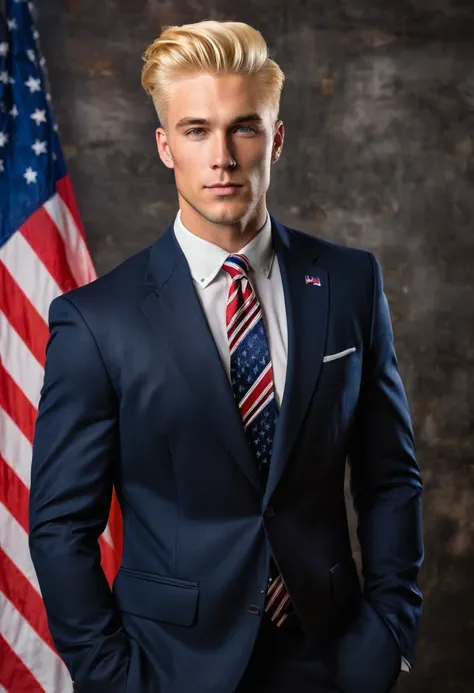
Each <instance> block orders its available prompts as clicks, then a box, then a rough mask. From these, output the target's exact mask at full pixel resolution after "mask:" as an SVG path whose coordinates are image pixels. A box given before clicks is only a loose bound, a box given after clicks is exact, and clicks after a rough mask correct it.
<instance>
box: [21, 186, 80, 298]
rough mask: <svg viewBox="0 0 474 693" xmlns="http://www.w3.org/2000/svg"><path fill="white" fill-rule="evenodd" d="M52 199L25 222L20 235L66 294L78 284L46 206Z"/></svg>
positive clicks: (62, 242)
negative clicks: (39, 231) (39, 230)
mask: <svg viewBox="0 0 474 693" xmlns="http://www.w3.org/2000/svg"><path fill="white" fill-rule="evenodd" d="M52 199H53V198H51V199H50V200H48V201H47V202H46V203H45V205H44V206H43V207H40V208H39V209H38V210H36V212H35V213H34V214H32V216H31V217H30V218H29V219H28V220H27V221H25V223H24V224H23V225H22V227H21V229H20V233H21V235H22V236H23V237H24V238H25V239H26V240H27V241H28V243H29V244H30V246H31V248H32V249H33V251H34V252H35V254H36V255H37V257H38V258H39V260H40V261H41V262H42V263H43V265H44V266H45V267H46V269H47V271H48V272H49V274H50V275H51V277H52V278H53V279H54V281H55V283H56V284H57V285H58V286H59V288H60V290H61V293H64V291H70V290H71V289H75V288H76V286H77V284H76V280H75V279H74V276H73V274H72V272H71V269H70V267H69V263H68V261H67V254H66V248H65V245H64V241H63V239H62V237H61V234H60V233H59V229H58V227H57V226H56V224H55V222H54V221H53V219H52V218H51V215H50V214H48V212H47V211H46V205H47V204H51V200H52ZM38 228H40V229H41V233H38Z"/></svg>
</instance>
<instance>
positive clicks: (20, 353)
mask: <svg viewBox="0 0 474 693" xmlns="http://www.w3.org/2000/svg"><path fill="white" fill-rule="evenodd" d="M0 335H1V336H2V337H1V339H0V359H1V361H2V364H3V367H4V368H5V370H6V371H7V373H9V374H10V375H11V377H12V378H13V380H14V381H15V382H16V383H17V384H18V386H19V387H20V388H21V389H22V390H23V393H24V394H25V396H26V397H27V398H28V399H29V401H30V402H31V404H32V405H33V406H34V407H36V408H37V407H38V402H39V396H40V391H41V386H42V384H43V378H44V368H43V366H42V365H41V364H40V363H38V361H37V360H36V359H35V357H34V356H33V354H32V353H31V351H30V350H29V349H28V347H27V345H26V344H25V342H24V341H23V340H22V339H21V338H20V335H19V334H18V333H17V332H16V331H15V330H14V329H13V327H12V326H11V325H10V323H9V322H8V320H7V319H6V317H5V315H4V313H3V312H2V311H0Z"/></svg>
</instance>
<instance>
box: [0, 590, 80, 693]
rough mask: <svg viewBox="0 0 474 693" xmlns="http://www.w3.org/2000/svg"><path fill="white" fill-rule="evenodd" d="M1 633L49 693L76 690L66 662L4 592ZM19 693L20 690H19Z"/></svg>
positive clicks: (0, 599) (1, 607)
mask: <svg viewBox="0 0 474 693" xmlns="http://www.w3.org/2000/svg"><path fill="white" fill-rule="evenodd" d="M0 633H2V635H3V637H4V638H5V640H6V641H7V643H8V644H9V646H10V647H11V648H12V650H13V651H14V652H15V654H16V655H17V656H18V657H20V659H21V660H22V661H23V662H24V663H25V665H26V666H27V667H28V668H29V669H30V671H34V674H35V678H36V679H37V681H38V682H39V683H40V684H41V685H42V686H43V688H44V689H45V691H54V692H56V691H61V693H66V691H72V681H71V678H70V676H69V674H68V672H67V669H66V667H65V665H64V664H63V662H62V661H61V660H60V659H59V657H58V655H56V654H55V653H54V652H53V651H52V650H51V648H50V647H49V646H48V645H46V643H45V642H44V641H43V639H42V638H40V637H39V636H38V635H37V633H36V632H35V631H34V630H33V628H32V627H31V626H30V624H29V622H28V621H27V620H25V619H24V618H23V617H22V615H21V614H20V613H19V612H18V611H17V609H15V607H14V606H13V604H12V603H11V602H10V601H9V600H8V599H7V598H6V597H5V595H4V594H2V593H1V592H0ZM15 693H16V691H15Z"/></svg>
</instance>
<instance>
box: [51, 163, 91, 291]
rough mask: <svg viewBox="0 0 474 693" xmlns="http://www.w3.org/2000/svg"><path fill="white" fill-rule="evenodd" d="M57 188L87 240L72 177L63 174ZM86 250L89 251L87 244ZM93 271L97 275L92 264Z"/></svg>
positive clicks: (79, 230) (80, 231)
mask: <svg viewBox="0 0 474 693" xmlns="http://www.w3.org/2000/svg"><path fill="white" fill-rule="evenodd" d="M56 190H57V191H58V194H59V195H60V196H61V200H62V201H63V202H64V204H65V205H66V207H67V208H68V210H69V211H70V212H71V215H72V218H73V219H74V223H75V225H76V228H77V230H78V232H79V233H80V235H81V236H82V237H83V239H84V242H85V241H86V232H85V230H84V225H83V223H82V219H81V215H80V213H79V207H78V206H77V200H76V196H75V195H74V190H73V189H72V183H71V179H70V177H69V176H68V175H66V176H63V177H62V178H60V179H59V180H57V181H56ZM86 251H87V253H89V251H88V249H87V245H86ZM91 265H92V260H91ZM92 271H93V272H94V276H95V270H94V266H93V265H92ZM85 281H86V278H85V277H83V279H82V282H81V284H82V283H83V282H85Z"/></svg>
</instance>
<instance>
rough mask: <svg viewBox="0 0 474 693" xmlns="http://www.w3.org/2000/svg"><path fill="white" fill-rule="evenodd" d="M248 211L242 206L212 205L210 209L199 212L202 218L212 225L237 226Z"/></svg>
mask: <svg viewBox="0 0 474 693" xmlns="http://www.w3.org/2000/svg"><path fill="white" fill-rule="evenodd" d="M247 212H248V209H247V208H246V207H244V206H243V205H232V204H228V203H224V204H217V205H213V207H212V208H211V209H209V208H208V209H204V210H201V214H202V216H204V217H205V218H206V219H207V220H208V221H210V222H211V223H212V224H237V223H238V222H239V221H241V220H242V218H243V217H244V216H245V214H246V213H247Z"/></svg>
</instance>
